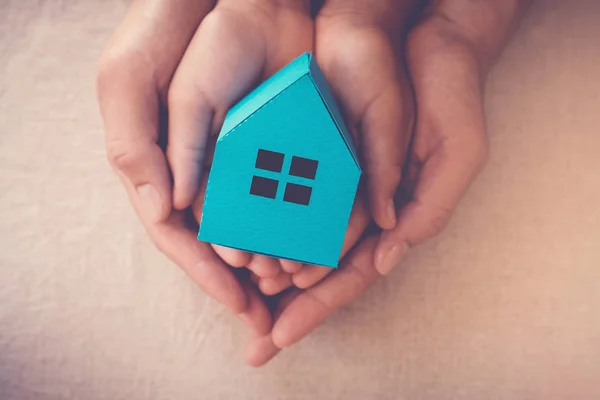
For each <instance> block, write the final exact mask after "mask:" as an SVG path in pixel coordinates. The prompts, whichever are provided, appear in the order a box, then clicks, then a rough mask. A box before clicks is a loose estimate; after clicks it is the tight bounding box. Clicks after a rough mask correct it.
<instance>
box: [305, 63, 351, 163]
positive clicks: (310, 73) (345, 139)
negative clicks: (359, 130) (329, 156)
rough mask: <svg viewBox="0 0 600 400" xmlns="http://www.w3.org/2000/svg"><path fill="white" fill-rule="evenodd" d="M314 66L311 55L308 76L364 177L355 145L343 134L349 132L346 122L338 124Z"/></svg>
mask: <svg viewBox="0 0 600 400" xmlns="http://www.w3.org/2000/svg"><path fill="white" fill-rule="evenodd" d="M312 65H313V56H312V54H311V55H310V58H309V72H308V76H309V77H310V80H311V82H312V84H313V86H314V87H315V90H316V91H317V93H318V94H319V96H320V97H321V100H322V101H323V104H324V105H325V109H326V110H327V112H328V113H329V117H330V118H331V121H332V122H333V123H334V124H335V126H336V127H337V129H338V133H339V135H340V138H341V139H342V141H343V142H344V144H345V145H346V149H347V150H348V153H349V154H350V157H351V158H352V160H353V161H354V165H355V166H356V168H357V169H358V171H359V175H362V168H361V167H360V163H359V162H358V155H357V153H356V150H355V148H354V145H353V144H352V143H350V142H349V141H348V139H347V138H346V135H344V133H343V132H344V131H347V130H348V129H347V127H346V125H345V122H344V121H341V122H338V120H337V119H336V118H335V115H334V113H333V111H332V110H331V108H330V105H329V103H328V102H327V101H326V99H325V96H324V95H323V93H322V92H321V88H320V87H319V85H318V84H317V82H316V81H315V79H314V77H313V72H312ZM314 65H316V66H317V67H318V64H316V62H314ZM321 75H323V73H322V72H321ZM323 78H325V76H323ZM325 83H327V81H325ZM330 91H331V90H330ZM332 96H333V94H332ZM334 100H335V99H334ZM340 123H341V124H344V126H343V127H342V126H340Z"/></svg>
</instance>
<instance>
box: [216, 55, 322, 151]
mask: <svg viewBox="0 0 600 400" xmlns="http://www.w3.org/2000/svg"><path fill="white" fill-rule="evenodd" d="M302 58H306V66H305V71H304V73H302V74H301V75H299V76H298V77H297V78H296V79H295V80H294V81H292V82H291V83H290V84H289V85H287V86H285V87H284V88H282V89H281V90H280V91H279V92H277V94H276V95H274V96H273V97H271V98H270V99H269V100H268V101H266V102H264V103H263V104H262V105H261V106H260V107H258V108H257V109H256V110H254V111H253V112H252V113H250V114H249V115H248V116H246V118H244V119H243V120H241V121H240V122H239V123H238V124H236V125H235V126H233V127H231V128H230V129H229V130H228V131H227V132H225V133H223V132H220V133H219V136H218V139H217V141H221V140H223V139H225V138H226V137H227V136H229V135H230V134H231V133H232V132H233V131H234V130H236V129H237V128H238V127H240V126H241V125H242V124H244V122H246V121H248V119H250V118H252V116H253V115H254V114H256V113H257V112H259V111H260V110H261V109H262V108H264V107H265V106H267V105H268V104H269V103H270V102H272V101H273V100H275V99H276V98H277V97H279V96H280V95H281V94H283V93H284V92H285V91H286V90H288V89H289V88H291V87H292V86H294V85H295V84H296V83H298V81H299V80H300V79H302V78H304V77H305V76H306V75H310V63H311V60H312V54H311V53H308V52H305V53H302V54H301V55H299V56H298V57H296V58H295V59H294V60H293V61H291V62H290V64H291V63H294V62H296V61H298V60H300V59H302ZM288 65H289V64H288ZM283 69H285V67H284V68H282V70H283ZM280 71H281V70H279V71H277V72H276V73H275V74H273V75H272V76H274V75H276V74H277V73H278V72H280ZM272 76H271V77H272ZM271 77H269V78H267V80H265V81H263V82H262V83H261V84H264V83H265V82H267V81H268V79H270V78H271ZM259 87H260V85H259V86H258V87H256V88H255V89H253V90H252V91H254V90H257V89H258V88H259ZM252 91H250V93H252ZM240 101H242V100H240Z"/></svg>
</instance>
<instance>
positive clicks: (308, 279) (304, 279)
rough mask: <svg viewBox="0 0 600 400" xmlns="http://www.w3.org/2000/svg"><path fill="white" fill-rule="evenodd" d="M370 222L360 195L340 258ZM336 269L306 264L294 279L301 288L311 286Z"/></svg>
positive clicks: (353, 209) (353, 210)
mask: <svg viewBox="0 0 600 400" xmlns="http://www.w3.org/2000/svg"><path fill="white" fill-rule="evenodd" d="M368 224H369V213H368V212H367V209H366V208H365V206H364V203H363V202H362V200H361V198H360V197H358V198H357V200H356V202H355V203H354V206H353V208H352V213H351V214H350V222H349V223H348V229H347V230H346V236H345V237H344V244H343V246H342V253H341V255H340V259H343V257H344V256H345V255H346V253H348V252H349V251H350V249H351V248H352V247H354V245H355V244H356V243H357V242H358V240H359V239H360V237H361V236H362V234H363V232H364V231H365V229H366V228H367V226H368ZM332 271H334V269H332V268H328V267H322V266H319V265H306V266H304V268H302V269H301V270H300V271H298V272H296V273H295V274H294V275H293V277H292V279H293V281H294V285H296V287H298V288H301V289H306V288H308V287H311V286H312V285H314V284H315V283H317V282H319V281H320V280H321V279H323V278H325V277H326V276H327V275H329V274H330V273H331V272H332Z"/></svg>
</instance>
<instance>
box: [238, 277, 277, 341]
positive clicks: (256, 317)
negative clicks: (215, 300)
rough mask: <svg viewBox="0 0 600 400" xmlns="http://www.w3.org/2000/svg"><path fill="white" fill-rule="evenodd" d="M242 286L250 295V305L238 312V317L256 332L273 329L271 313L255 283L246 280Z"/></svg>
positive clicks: (265, 332) (262, 333)
mask: <svg viewBox="0 0 600 400" xmlns="http://www.w3.org/2000/svg"><path fill="white" fill-rule="evenodd" d="M242 286H243V288H244V289H245V292H246V294H247V295H248V307H247V308H246V310H245V311H243V312H241V313H240V314H238V317H239V318H240V320H242V322H244V323H245V324H246V325H247V326H248V327H250V328H251V329H252V331H253V332H254V334H256V335H266V334H268V333H269V331H270V329H271V313H270V312H269V310H268V308H267V306H266V305H265V303H264V301H263V300H262V298H261V296H260V294H259V293H258V291H257V290H256V287H255V286H254V285H252V284H251V283H250V282H244V283H243V284H242Z"/></svg>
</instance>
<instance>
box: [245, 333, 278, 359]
mask: <svg viewBox="0 0 600 400" xmlns="http://www.w3.org/2000/svg"><path fill="white" fill-rule="evenodd" d="M280 351H281V349H280V348H279V347H277V346H275V344H274V343H273V340H272V339H271V335H259V334H256V333H254V332H252V333H251V334H250V337H249V338H248V342H247V343H246V347H245V349H244V359H245V360H246V363H248V364H249V365H251V366H253V367H262V366H263V365H265V364H266V363H268V362H269V361H270V360H271V359H273V357H275V356H276V355H277V354H279V352H280Z"/></svg>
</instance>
